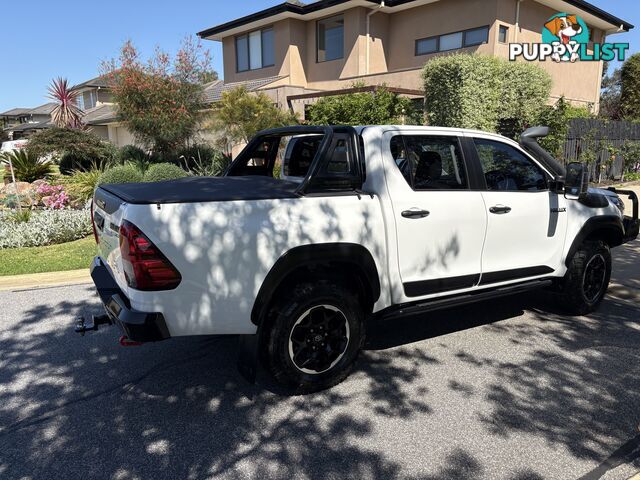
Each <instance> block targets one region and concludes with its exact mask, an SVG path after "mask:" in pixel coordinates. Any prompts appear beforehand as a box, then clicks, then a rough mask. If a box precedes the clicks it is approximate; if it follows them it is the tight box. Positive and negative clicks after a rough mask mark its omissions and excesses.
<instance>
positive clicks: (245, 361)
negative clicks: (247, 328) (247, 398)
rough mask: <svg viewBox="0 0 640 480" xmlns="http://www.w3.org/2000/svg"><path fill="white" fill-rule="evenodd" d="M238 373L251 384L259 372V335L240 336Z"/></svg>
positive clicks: (254, 381)
mask: <svg viewBox="0 0 640 480" xmlns="http://www.w3.org/2000/svg"><path fill="white" fill-rule="evenodd" d="M237 366H238V371H239V372H240V375H242V376H243V377H244V379H245V380H246V381H247V382H249V383H250V384H252V385H253V384H255V383H256V375H257V372H258V334H254V335H239V336H238V363H237Z"/></svg>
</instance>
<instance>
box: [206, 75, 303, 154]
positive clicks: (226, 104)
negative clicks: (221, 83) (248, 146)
mask: <svg viewBox="0 0 640 480" xmlns="http://www.w3.org/2000/svg"><path fill="white" fill-rule="evenodd" d="M297 123H298V121H297V119H296V117H295V116H294V115H293V114H292V113H290V112H285V111H282V110H280V109H279V108H278V107H276V106H275V105H274V104H273V100H272V99H271V98H269V97H268V96H267V95H266V94H264V93H262V92H249V91H247V89H246V88H245V87H238V88H235V89H233V90H230V91H228V92H224V93H223V94H222V100H220V102H218V103H217V104H216V110H215V112H214V113H213V128H214V129H216V130H218V131H221V132H223V134H224V135H225V136H226V138H227V139H228V140H229V141H230V142H231V143H233V144H239V143H248V142H249V140H250V139H251V138H252V137H253V136H254V135H255V134H256V133H258V132H259V131H260V130H265V129H267V128H275V127H284V126H288V125H295V124H297Z"/></svg>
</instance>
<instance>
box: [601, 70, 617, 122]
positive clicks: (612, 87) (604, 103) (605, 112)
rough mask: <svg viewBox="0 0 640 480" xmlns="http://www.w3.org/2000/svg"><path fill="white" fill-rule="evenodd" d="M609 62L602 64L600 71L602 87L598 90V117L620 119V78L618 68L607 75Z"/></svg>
mask: <svg viewBox="0 0 640 480" xmlns="http://www.w3.org/2000/svg"><path fill="white" fill-rule="evenodd" d="M608 72H609V62H605V63H604V68H603V70H602V87H601V90H600V112H599V116H600V117H602V118H608V119H610V120H620V119H621V118H622V108H621V103H620V94H621V90H622V78H621V72H620V69H619V68H616V69H615V70H614V71H613V73H611V75H609V73H608Z"/></svg>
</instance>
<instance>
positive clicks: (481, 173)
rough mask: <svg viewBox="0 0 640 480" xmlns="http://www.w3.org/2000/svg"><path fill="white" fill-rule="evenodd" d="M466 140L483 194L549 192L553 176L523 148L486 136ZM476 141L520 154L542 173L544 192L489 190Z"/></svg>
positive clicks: (469, 137)
mask: <svg viewBox="0 0 640 480" xmlns="http://www.w3.org/2000/svg"><path fill="white" fill-rule="evenodd" d="M467 138H468V142H469V146H470V147H471V148H472V149H473V150H472V151H473V155H474V157H475V162H476V164H477V168H478V174H479V176H480V177H481V179H482V184H483V187H482V190H483V191H485V192H502V193H540V192H551V182H552V181H553V179H554V176H553V175H552V174H551V173H550V172H549V171H548V170H547V169H546V168H545V166H544V165H542V164H541V163H540V162H539V161H538V160H536V158H535V157H533V156H532V155H530V154H529V153H528V152H527V151H526V150H524V149H523V148H521V147H520V145H513V144H511V143H509V142H505V141H503V140H501V139H499V138H492V137H488V136H478V135H470V136H468V137H467ZM476 140H481V141H485V142H494V143H498V144H500V145H506V146H507V147H511V148H513V149H514V150H516V151H517V152H518V153H520V154H521V155H522V156H523V157H524V158H526V159H528V160H529V161H530V162H532V163H533V164H534V165H535V166H536V167H538V169H539V170H540V171H541V172H542V174H543V176H544V178H545V183H546V188H545V189H544V190H490V189H489V186H488V185H487V180H486V177H485V171H484V168H483V165H482V160H481V159H480V153H479V152H478V147H477V145H476Z"/></svg>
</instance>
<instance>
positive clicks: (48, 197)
mask: <svg viewBox="0 0 640 480" xmlns="http://www.w3.org/2000/svg"><path fill="white" fill-rule="evenodd" d="M36 193H37V194H38V196H39V197H40V198H42V203H43V204H44V206H45V207H46V208H50V209H51V210H61V209H63V208H65V207H66V206H68V204H69V196H68V195H67V192H65V191H64V186H62V185H49V184H48V183H43V184H41V185H39V186H38V188H37V190H36Z"/></svg>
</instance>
